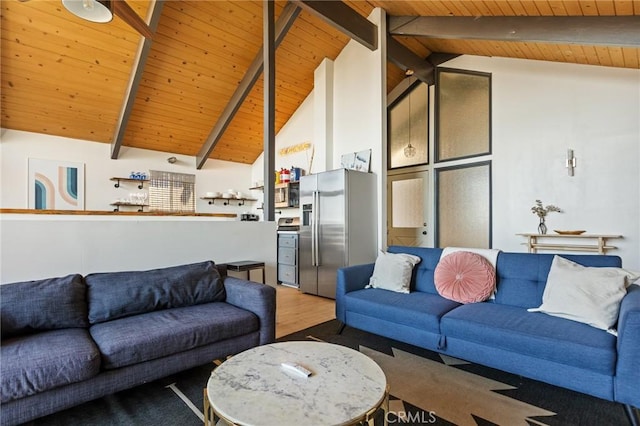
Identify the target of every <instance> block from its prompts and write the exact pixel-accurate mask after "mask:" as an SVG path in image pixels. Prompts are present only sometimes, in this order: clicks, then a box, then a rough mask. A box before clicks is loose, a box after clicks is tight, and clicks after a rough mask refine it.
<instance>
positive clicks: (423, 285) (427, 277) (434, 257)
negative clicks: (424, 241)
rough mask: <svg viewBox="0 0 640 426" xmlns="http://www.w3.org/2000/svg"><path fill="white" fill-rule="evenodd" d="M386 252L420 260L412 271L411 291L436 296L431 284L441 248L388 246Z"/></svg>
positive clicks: (434, 288) (436, 292) (433, 285)
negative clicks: (403, 254)
mask: <svg viewBox="0 0 640 426" xmlns="http://www.w3.org/2000/svg"><path fill="white" fill-rule="evenodd" d="M387 252H389V253H407V254H412V255H414V256H418V257H419V258H420V259H422V260H421V261H420V263H419V264H417V265H416V267H415V268H414V269H413V277H412V279H411V291H422V292H426V293H431V294H438V291H437V290H436V286H435V284H434V282H433V273H434V271H435V269H436V266H437V265H438V262H439V261H440V255H441V254H442V249H441V248H426V247H403V246H390V247H389V248H388V249H387Z"/></svg>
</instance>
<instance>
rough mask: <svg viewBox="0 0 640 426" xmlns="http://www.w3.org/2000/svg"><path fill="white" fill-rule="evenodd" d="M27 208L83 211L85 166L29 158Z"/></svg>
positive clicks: (82, 164)
mask: <svg viewBox="0 0 640 426" xmlns="http://www.w3.org/2000/svg"><path fill="white" fill-rule="evenodd" d="M29 208H30V209H35V210H84V163H74V162H69V161H57V160H40V159H37V158H29Z"/></svg>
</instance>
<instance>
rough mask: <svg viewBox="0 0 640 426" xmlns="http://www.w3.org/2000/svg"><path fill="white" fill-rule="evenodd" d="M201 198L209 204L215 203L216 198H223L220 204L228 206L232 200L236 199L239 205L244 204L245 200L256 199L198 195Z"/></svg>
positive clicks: (253, 199)
mask: <svg viewBox="0 0 640 426" xmlns="http://www.w3.org/2000/svg"><path fill="white" fill-rule="evenodd" d="M200 199H201V200H208V201H209V204H215V203H216V200H223V202H222V204H223V205H225V206H230V205H231V202H232V201H238V205H239V206H244V203H245V201H258V200H256V199H255V198H224V197H200Z"/></svg>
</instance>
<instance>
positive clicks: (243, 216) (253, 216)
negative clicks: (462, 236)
mask: <svg viewBox="0 0 640 426" xmlns="http://www.w3.org/2000/svg"><path fill="white" fill-rule="evenodd" d="M240 220H242V221H252V222H257V221H259V220H260V217H259V216H258V215H257V214H253V213H242V214H241V215H240Z"/></svg>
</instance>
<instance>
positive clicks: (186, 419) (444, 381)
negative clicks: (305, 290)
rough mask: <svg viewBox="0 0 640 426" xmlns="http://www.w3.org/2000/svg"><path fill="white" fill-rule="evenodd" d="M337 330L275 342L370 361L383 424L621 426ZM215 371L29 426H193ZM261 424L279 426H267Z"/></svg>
mask: <svg viewBox="0 0 640 426" xmlns="http://www.w3.org/2000/svg"><path fill="white" fill-rule="evenodd" d="M337 330H338V322H337V321H335V320H333V321H328V322H326V323H323V324H319V325H317V326H314V327H311V328H308V329H306V330H303V331H300V332H297V333H294V334H291V335H289V336H285V337H283V338H281V339H278V340H279V341H290V340H320V341H325V342H329V343H335V344H339V345H343V346H347V347H350V348H352V349H356V350H359V351H361V352H362V353H364V354H366V355H367V356H369V357H371V358H372V359H373V360H375V361H376V362H377V363H378V364H379V365H380V367H381V368H382V369H383V370H384V372H385V374H386V376H387V380H388V381H389V384H390V390H391V392H390V393H391V397H390V403H389V413H388V415H387V419H388V420H389V424H390V425H407V426H409V425H431V424H433V425H460V426H463V425H464V426H466V425H474V426H475V425H479V426H485V425H500V426H512V425H532V426H533V425H536V426H537V425H550V426H556V425H557V426H560V425H601V426H606V425H612V426H614V425H615V426H619V425H627V424H629V422H628V420H627V418H626V416H625V413H624V409H623V407H622V406H621V405H620V404H614V403H611V402H607V401H604V400H601V399H598V398H593V397H590V396H587V395H584V394H581V393H577V392H572V391H569V390H566V389H562V388H558V387H555V386H551V385H547V384H544V383H541V382H537V381H534V380H529V379H525V378H523V377H520V376H516V375H513V374H508V373H504V372H501V371H498V370H494V369H491V368H487V367H483V366H480V365H476V364H471V363H468V362H465V361H461V360H458V359H454V358H451V357H447V356H443V355H440V354H437V353H435V352H431V351H427V350H424V349H420V348H416V347H414V346H411V345H407V344H404V343H401V342H397V341H393V340H390V339H387V338H384V337H380V336H376V335H373V334H370V333H366V332H363V331H360V330H356V329H353V328H350V327H347V328H346V329H345V330H344V332H343V333H342V334H340V335H338V334H337ZM218 363H219V361H218ZM215 367H216V363H211V364H207V365H203V366H200V367H196V368H193V369H190V370H187V371H185V372H182V373H180V374H177V375H174V376H171V377H167V378H166V379H162V380H158V381H155V382H152V383H148V384H145V385H143V386H139V387H136V388H134V389H130V390H127V391H123V392H119V393H116V394H114V395H110V396H108V397H104V398H100V399H98V400H95V401H91V402H88V403H85V404H82V405H79V406H77V407H74V408H71V409H68V410H65V411H62V412H59V413H56V414H53V415H50V416H47V417H44V418H41V419H38V420H37V421H34V422H31V423H30V424H33V425H47V426H49V425H53V426H57V425H59V426H63V425H64V426H69V425H82V426H88V425H97V426H102V425H104V426H107V425H108V426H113V425H122V426H125V425H127V426H128V425H179V426H189V425H193V426H199V425H202V421H203V420H202V419H203V414H202V411H203V409H202V405H203V404H202V392H203V388H204V387H205V386H206V383H207V380H208V378H209V375H210V374H211V370H212V369H213V368H215ZM265 425H266V426H279V425H270V424H269V423H268V422H265ZM295 426H298V425H295ZM299 426H314V425H299ZM319 426H321V425H319Z"/></svg>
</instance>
